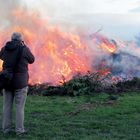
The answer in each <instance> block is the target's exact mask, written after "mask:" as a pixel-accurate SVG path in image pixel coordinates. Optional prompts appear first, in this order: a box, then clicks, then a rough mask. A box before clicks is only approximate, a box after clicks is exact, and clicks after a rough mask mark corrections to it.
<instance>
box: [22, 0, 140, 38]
mask: <svg viewBox="0 0 140 140" xmlns="http://www.w3.org/2000/svg"><path fill="white" fill-rule="evenodd" d="M24 1H25V0H24ZM32 3H34V6H32ZM26 4H27V5H28V7H32V8H37V9H39V10H40V11H41V12H42V14H43V15H44V16H48V17H51V19H52V20H55V21H59V22H60V23H61V22H62V23H63V22H65V23H71V24H73V25H74V24H75V25H77V26H78V24H80V25H83V26H85V27H86V28H87V29H89V30H91V32H94V31H95V30H97V29H98V28H101V27H102V28H103V30H102V32H103V33H106V34H108V35H110V36H111V35H112V36H119V37H122V38H124V39H126V40H131V39H132V38H134V37H135V36H136V35H137V34H138V33H139V32H140V0H51V1H50V0H41V1H37V0H26Z"/></svg>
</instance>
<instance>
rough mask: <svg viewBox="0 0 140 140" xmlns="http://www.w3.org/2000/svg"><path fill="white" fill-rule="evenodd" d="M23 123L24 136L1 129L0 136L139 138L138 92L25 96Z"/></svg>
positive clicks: (50, 139)
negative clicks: (113, 94) (8, 133)
mask: <svg viewBox="0 0 140 140" xmlns="http://www.w3.org/2000/svg"><path fill="white" fill-rule="evenodd" d="M2 98H3V97H2V96H1V97H0V108H1V110H0V123H1V120H2ZM14 112H15V108H14ZM14 123H15V122H13V124H14ZM0 125H1V124H0ZM25 127H26V128H27V130H28V134H27V135H26V136H24V137H23V138H17V137H16V134H15V133H14V132H13V134H12V135H10V136H6V137H5V136H3V134H2V132H0V140H16V139H24V140H139V139H140V94H139V93H124V94H121V95H119V96H110V95H108V94H103V93H102V94H99V95H95V96H76V97H70V96H49V97H42V96H28V98H27V102H26V108H25ZM13 129H14V125H13Z"/></svg>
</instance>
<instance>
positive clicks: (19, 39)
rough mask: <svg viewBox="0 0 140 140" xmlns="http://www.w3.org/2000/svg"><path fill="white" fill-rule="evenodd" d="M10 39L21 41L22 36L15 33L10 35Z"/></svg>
mask: <svg viewBox="0 0 140 140" xmlns="http://www.w3.org/2000/svg"><path fill="white" fill-rule="evenodd" d="M11 39H12V40H18V41H22V35H21V33H18V32H15V33H13V34H12V36H11Z"/></svg>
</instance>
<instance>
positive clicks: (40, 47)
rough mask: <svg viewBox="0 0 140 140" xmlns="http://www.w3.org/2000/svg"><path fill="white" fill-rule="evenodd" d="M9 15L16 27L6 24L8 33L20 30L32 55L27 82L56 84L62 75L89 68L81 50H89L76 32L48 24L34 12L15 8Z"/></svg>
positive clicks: (71, 75)
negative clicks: (12, 16)
mask: <svg viewBox="0 0 140 140" xmlns="http://www.w3.org/2000/svg"><path fill="white" fill-rule="evenodd" d="M13 15H14V17H16V19H15V21H14V22H15V23H18V26H12V27H10V28H9V29H8V30H7V32H8V34H11V33H12V32H15V31H16V32H21V33H23V34H24V40H25V42H26V44H28V46H29V47H30V49H31V51H32V52H33V54H34V55H35V58H36V60H35V63H34V64H33V65H31V66H29V73H30V79H29V82H30V83H31V84H35V83H44V82H50V83H53V84H58V83H59V82H60V81H61V80H62V76H63V77H65V79H66V80H69V79H71V78H72V77H73V75H74V74H76V73H77V72H79V71H80V72H82V73H86V72H87V71H88V70H90V69H91V64H90V63H91V62H90V60H88V59H87V58H88V54H89V53H85V51H86V52H88V51H89V52H90V50H89V48H88V46H87V45H85V44H84V43H83V42H82V40H81V38H80V37H79V36H78V35H76V34H72V33H66V32H64V31H62V30H61V29H60V27H53V26H50V25H48V22H47V21H46V20H44V19H42V18H41V17H40V15H38V14H37V13H30V12H25V11H24V10H22V9H18V10H15V11H13ZM28 19H30V21H28ZM14 25H16V24H14ZM1 34H2V33H1ZM0 42H2V40H0Z"/></svg>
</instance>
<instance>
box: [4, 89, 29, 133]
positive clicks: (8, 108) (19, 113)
mask: <svg viewBox="0 0 140 140" xmlns="http://www.w3.org/2000/svg"><path fill="white" fill-rule="evenodd" d="M27 92H28V87H25V88H22V89H18V90H15V91H14V92H11V91H8V90H4V91H3V98H4V99H3V122H2V129H3V132H4V133H8V132H10V131H11V129H12V109H13V102H14V101H15V106H16V128H15V129H16V133H17V134H20V133H24V132H25V129H24V107H25V103H26V98H27Z"/></svg>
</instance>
